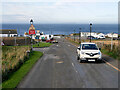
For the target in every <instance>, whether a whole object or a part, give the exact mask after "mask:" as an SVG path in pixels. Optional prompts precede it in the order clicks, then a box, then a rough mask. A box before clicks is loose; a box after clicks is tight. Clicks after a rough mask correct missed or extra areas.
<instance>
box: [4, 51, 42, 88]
mask: <svg viewBox="0 0 120 90" xmlns="http://www.w3.org/2000/svg"><path fill="white" fill-rule="evenodd" d="M42 55H43V53H42V52H38V51H33V52H32V53H31V54H30V58H29V60H27V61H26V62H25V63H24V64H23V65H22V66H21V67H20V68H19V69H18V70H17V71H16V72H14V73H13V74H11V75H10V77H9V79H8V80H6V81H4V82H3V83H2V88H3V89H4V88H16V86H17V85H18V84H19V82H20V81H21V80H22V79H23V77H24V76H25V75H26V74H27V73H28V72H29V71H30V69H31V68H32V67H33V65H34V64H35V63H36V62H37V60H38V59H39V58H40V57H41V56H42Z"/></svg>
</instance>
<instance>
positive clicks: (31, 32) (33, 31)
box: [29, 19, 35, 35]
mask: <svg viewBox="0 0 120 90" xmlns="http://www.w3.org/2000/svg"><path fill="white" fill-rule="evenodd" d="M33 34H35V27H34V26H33V20H32V19H31V20H30V28H29V35H33Z"/></svg>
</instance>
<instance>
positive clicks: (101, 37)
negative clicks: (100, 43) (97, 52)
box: [97, 35, 105, 39]
mask: <svg viewBox="0 0 120 90" xmlns="http://www.w3.org/2000/svg"><path fill="white" fill-rule="evenodd" d="M97 38H98V39H105V36H103V35H101V36H98V37H97Z"/></svg>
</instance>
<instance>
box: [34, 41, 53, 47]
mask: <svg viewBox="0 0 120 90" xmlns="http://www.w3.org/2000/svg"><path fill="white" fill-rule="evenodd" d="M51 45H52V43H45V42H39V43H37V44H34V45H33V48H42V47H49V46H51Z"/></svg>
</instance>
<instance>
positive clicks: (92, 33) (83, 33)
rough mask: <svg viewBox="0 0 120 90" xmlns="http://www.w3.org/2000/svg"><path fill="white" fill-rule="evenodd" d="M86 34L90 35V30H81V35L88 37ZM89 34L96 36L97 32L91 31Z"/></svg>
mask: <svg viewBox="0 0 120 90" xmlns="http://www.w3.org/2000/svg"><path fill="white" fill-rule="evenodd" d="M88 36H90V32H81V37H88ZM91 36H93V37H97V33H96V32H91Z"/></svg>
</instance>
